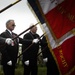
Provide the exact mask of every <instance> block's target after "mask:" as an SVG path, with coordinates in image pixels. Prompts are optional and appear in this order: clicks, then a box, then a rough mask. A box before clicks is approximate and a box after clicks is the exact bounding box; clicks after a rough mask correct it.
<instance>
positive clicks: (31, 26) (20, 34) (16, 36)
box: [12, 22, 40, 40]
mask: <svg viewBox="0 0 75 75" xmlns="http://www.w3.org/2000/svg"><path fill="white" fill-rule="evenodd" d="M39 23H40V22H38V23H36V24H35V25H33V26H31V27H29V28H27V29H26V30H24V31H23V32H21V33H20V34H18V35H17V36H16V37H15V38H13V39H12V40H14V39H16V38H18V37H19V36H21V35H22V34H24V33H25V32H26V31H28V30H29V29H31V28H32V27H34V26H36V25H38V24H39Z"/></svg>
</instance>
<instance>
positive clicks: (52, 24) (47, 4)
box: [38, 0, 75, 39]
mask: <svg viewBox="0 0 75 75" xmlns="http://www.w3.org/2000/svg"><path fill="white" fill-rule="evenodd" d="M38 1H39V3H40V5H41V8H42V10H43V13H44V14H45V17H46V20H47V21H48V23H49V28H51V29H52V32H53V34H54V36H55V37H56V38H57V39H59V38H61V37H62V36H63V35H64V34H66V33H67V32H69V31H71V30H72V29H74V28H75V4H74V3H75V0H38ZM47 9H48V10H47Z"/></svg>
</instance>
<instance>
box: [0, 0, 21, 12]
mask: <svg viewBox="0 0 75 75" xmlns="http://www.w3.org/2000/svg"><path fill="white" fill-rule="evenodd" d="M20 1H21V0H17V1H16V2H14V3H12V4H10V5H8V6H6V7H5V8H3V9H2V10H0V13H2V12H3V11H5V10H6V9H8V8H10V7H11V6H13V5H15V4H17V3H18V2H20Z"/></svg>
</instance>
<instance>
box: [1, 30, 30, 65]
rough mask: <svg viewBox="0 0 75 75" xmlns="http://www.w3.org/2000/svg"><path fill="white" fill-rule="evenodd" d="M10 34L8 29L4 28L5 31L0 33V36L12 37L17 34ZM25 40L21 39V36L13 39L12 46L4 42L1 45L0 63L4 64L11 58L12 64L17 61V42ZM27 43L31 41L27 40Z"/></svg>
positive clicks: (24, 41)
mask: <svg viewBox="0 0 75 75" xmlns="http://www.w3.org/2000/svg"><path fill="white" fill-rule="evenodd" d="M12 35H13V36H12ZM12 35H11V34H10V33H9V31H8V30H6V31H5V32H3V33H1V35H0V36H1V37H3V38H14V37H16V36H17V34H15V33H12ZM26 42H28V41H26V40H23V39H21V38H17V39H15V40H14V46H11V45H7V44H6V45H5V46H3V47H1V53H2V64H6V63H7V62H8V61H9V60H11V61H12V63H13V65H14V64H15V63H16V61H17V55H18V50H19V43H21V44H23V43H26ZM29 43H31V41H29Z"/></svg>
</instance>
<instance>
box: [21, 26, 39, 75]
mask: <svg viewBox="0 0 75 75" xmlns="http://www.w3.org/2000/svg"><path fill="white" fill-rule="evenodd" d="M31 26H34V25H31ZM36 32H37V27H36V26H34V27H32V28H31V29H30V31H29V32H28V33H26V34H25V35H24V37H23V39H27V40H29V41H30V40H31V41H32V43H34V44H33V45H32V46H31V47H29V46H30V45H31V44H29V43H27V44H23V46H22V51H24V50H25V49H26V48H28V47H29V48H28V49H27V51H25V52H24V53H23V65H24V75H37V72H38V67H37V53H38V50H39V39H38V38H39V35H38V34H37V33H36Z"/></svg>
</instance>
